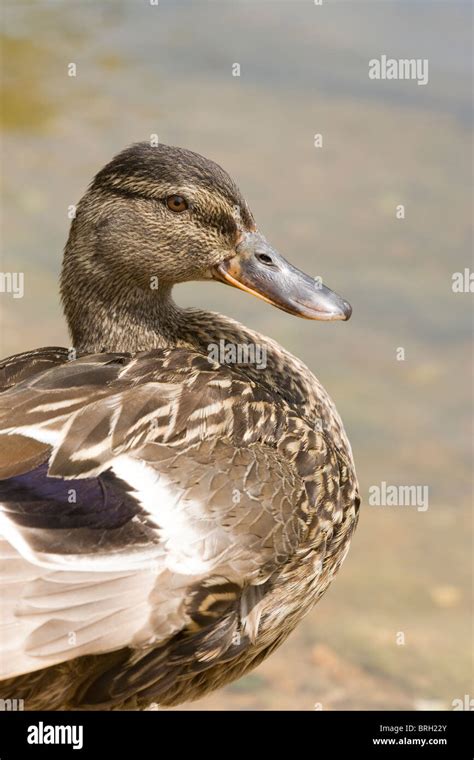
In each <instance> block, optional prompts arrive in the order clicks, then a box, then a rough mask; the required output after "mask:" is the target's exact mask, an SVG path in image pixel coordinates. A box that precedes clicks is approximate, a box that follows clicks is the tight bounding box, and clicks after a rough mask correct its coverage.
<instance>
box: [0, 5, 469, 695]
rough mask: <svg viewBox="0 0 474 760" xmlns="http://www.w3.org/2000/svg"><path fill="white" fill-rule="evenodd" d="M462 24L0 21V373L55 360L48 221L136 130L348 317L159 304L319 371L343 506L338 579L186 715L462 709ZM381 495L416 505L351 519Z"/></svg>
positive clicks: (331, 17) (114, 18)
mask: <svg viewBox="0 0 474 760" xmlns="http://www.w3.org/2000/svg"><path fill="white" fill-rule="evenodd" d="M471 16H472V9H471V6H470V3H468V2H466V3H463V2H457V1H456V0H449V2H448V1H447V0H446V2H436V0H431V1H429V0H426V1H425V2H416V0H414V1H410V2H408V1H407V2H403V1H401V0H399V1H398V2H384V1H383V0H380V1H378V2H375V1H372V2H365V1H364V0H360V1H359V0H358V1H357V2H355V1H351V2H327V1H326V0H324V2H323V5H322V6H315V5H314V3H313V1H312V0H300V1H299V0H268V1H263V0H254V1H253V2H251V1H250V0H248V1H245V0H228V1H225V0H224V1H222V0H221V1H220V2H217V0H214V1H209V2H205V1H204V0H178V1H177V2H172V0H160V2H159V4H158V5H157V6H155V5H151V4H150V2H149V1H148V0H127V1H125V2H120V1H117V2H112V1H111V2H105V1H104V0H100V1H99V2H78V1H77V0H74V2H65V1H64V2H63V1H61V0H56V1H54V2H53V1H52V0H51V1H50V2H40V1H38V2H34V1H31V2H25V1H20V2H4V3H3V25H2V26H3V32H2V49H3V58H2V82H3V89H2V111H1V119H2V121H1V158H2V178H3V182H2V198H1V212H2V259H3V260H2V269H3V271H15V272H24V273H25V295H24V298H22V299H13V298H12V297H11V295H8V294H3V295H2V300H1V306H2V330H1V339H2V349H1V354H2V356H5V355H8V354H12V353H16V352H19V351H21V350H26V349H29V348H33V347H37V346H43V345H69V340H68V337H67V332H66V329H65V325H64V321H63V319H62V315H61V309H60V304H59V298H58V288H57V279H58V272H59V268H60V262H61V255H62V248H63V245H64V242H65V239H66V237H67V232H68V226H69V220H68V217H67V210H68V206H69V205H71V204H75V203H76V202H77V201H78V200H79V198H80V196H81V194H82V193H83V191H84V190H85V188H86V186H87V184H88V182H89V181H90V179H91V177H92V176H93V174H94V173H95V172H96V171H97V170H98V169H99V168H100V167H101V166H102V165H103V164H104V163H105V162H106V161H108V160H109V159H110V158H111V157H112V156H113V155H114V153H116V152H117V151H118V150H120V149H121V148H122V147H124V146H125V145H127V144H129V143H131V142H134V141H136V140H147V139H149V137H150V135H151V134H158V135H159V139H160V140H161V141H162V142H165V143H169V144H175V145H182V146H185V147H188V148H191V149H192V150H195V151H197V152H199V153H202V154H204V155H206V156H208V157H210V158H212V159H214V160H215V161H217V162H218V163H220V164H222V166H224V168H226V169H227V171H229V173H230V174H231V175H232V176H233V177H234V178H235V179H236V181H237V182H238V184H239V185H240V187H241V189H242V191H243V193H244V194H245V196H246V198H247V200H248V202H249V204H250V206H251V208H252V209H253V212H254V214H255V217H256V219H257V222H258V224H259V227H260V228H261V229H262V231H264V232H265V234H266V235H267V237H268V238H269V240H270V241H271V242H272V244H273V245H274V246H275V247H277V248H278V249H279V250H280V251H281V252H282V253H283V254H284V255H285V256H286V257H287V258H289V259H290V260H291V261H292V262H293V263H294V264H296V265H297V266H299V267H300V268H302V269H305V270H306V271H308V272H310V273H313V274H315V275H322V276H323V278H324V281H325V282H327V283H328V284H329V285H330V286H331V287H333V288H334V289H335V290H337V291H338V292H339V293H341V294H343V295H344V297H345V298H347V299H348V300H349V301H350V302H351V303H352V306H353V310H354V313H353V318H352V320H351V322H349V323H348V324H342V323H335V324H323V323H314V322H306V321H302V320H297V319H293V318H291V317H289V316H288V315H285V314H283V313H282V312H279V311H277V310H275V309H271V308H270V307H268V306H267V305H265V304H263V303H261V302H259V301H257V300H256V299H252V298H250V297H245V296H244V295H243V294H240V293H238V292H237V291H236V292H231V291H230V290H229V289H227V288H226V289H225V288H221V287H219V286H217V285H213V284H209V285H207V284H202V283H199V284H195V285H185V286H181V287H180V288H179V289H176V292H175V296H176V299H177V300H178V302H180V303H182V304H183V305H196V306H203V307H208V308H210V309H215V310H220V311H223V312H225V313H227V314H229V315H230V316H232V317H234V318H237V319H239V320H241V321H244V322H245V323H246V324H248V325H249V326H251V327H253V328H255V329H257V330H260V331H261V332H263V333H265V334H268V335H271V336H272V337H273V338H275V339H276V340H278V341H279V342H280V343H281V344H283V345H284V346H285V347H286V348H288V349H289V350H291V351H292V352H293V353H295V354H297V355H298V356H300V357H301V358H302V359H303V360H304V361H305V362H306V363H307V364H308V366H309V367H310V368H311V369H312V370H313V371H314V372H315V373H316V374H317V376H318V377H319V378H320V380H321V381H322V382H323V383H324V385H325V386H326V387H327V388H328V390H329V391H330V393H331V394H332V396H333V398H334V399H335V401H336V403H337V406H338V408H339V410H340V412H341V414H342V416H343V419H344V421H345V424H346V428H347V430H348V433H349V436H350V439H351V441H352V445H353V449H354V453H355V458H356V463H357V466H358V474H359V478H360V482H361V493H362V500H363V503H362V511H361V519H360V524H359V529H358V532H357V535H356V538H355V540H354V542H353V547H352V550H351V552H350V554H349V558H348V560H347V561H346V564H345V565H344V568H343V570H342V571H341V573H340V575H339V577H338V578H337V580H336V582H335V583H334V585H333V586H332V587H331V589H330V590H329V592H328V593H327V595H326V597H325V598H324V599H323V600H322V601H321V602H320V604H319V605H318V606H317V607H316V608H315V609H314V611H313V612H312V613H311V614H310V615H309V616H308V617H307V618H306V619H305V621H304V623H303V624H302V625H301V626H300V627H299V628H298V630H297V631H296V632H295V633H294V634H293V635H292V637H291V638H290V639H289V640H288V641H287V643H286V644H285V645H284V646H283V647H282V648H281V649H280V650H278V651H277V652H276V653H275V654H274V655H273V656H272V657H271V658H270V659H269V660H268V661H267V662H266V663H264V664H263V665H262V666H261V667H259V668H258V670H256V671H255V672H254V673H252V674H250V675H248V676H247V677H245V678H243V679H242V680H241V681H239V682H237V683H235V684H233V685H231V686H229V687H228V688H225V689H223V690H221V691H219V692H216V693H215V694H213V695H212V696H210V697H208V698H206V699H203V700H201V701H200V702H198V703H195V704H193V705H186V706H184V709H213V710H214V709H265V708H273V709H298V710H300V709H301V710H311V709H315V706H316V708H319V707H320V706H322V708H323V709H371V708H375V707H376V708H381V709H398V708H400V709H403V708H406V709H420V708H426V707H431V708H433V709H451V707H452V701H453V700H454V699H457V698H463V696H464V694H469V693H470V694H473V692H472V682H471V676H472V659H471V657H472V652H471V645H472V601H471V590H472V585H471V584H472V581H471V578H472V575H471V555H472V543H471V542H472V534H471V525H472V518H471V513H470V506H471V500H472V490H471V488H472V486H471V475H472V473H471V468H472V443H471V441H472V438H471V436H472V417H471V411H472V397H471V392H472V390H471V389H472V358H473V357H472V344H471V331H472V321H471V308H470V304H471V303H472V300H471V299H472V295H471V296H470V295H469V294H468V293H460V294H454V293H453V291H452V273H453V272H457V271H459V272H462V271H463V270H464V268H465V267H471V268H472V258H471V256H472V253H471V241H472V231H471V220H470V204H471V201H472V174H471V168H470V162H471V159H472V148H471V142H470V140H471V107H470V92H471V87H472V74H471V68H470V66H471V64H470V58H471V55H472V43H471V38H470V34H471V32H470V25H471V22H472V18H471ZM382 54H386V55H387V56H389V57H394V58H428V59H429V83H428V84H427V85H426V86H419V85H417V83H416V82H414V81H372V80H370V79H369V78H368V61H369V60H370V59H372V58H376V57H379V56H380V55H382ZM71 62H73V63H75V64H76V66H77V76H76V77H75V78H73V77H69V76H68V64H69V63H71ZM235 62H238V63H240V66H241V76H240V77H233V76H232V64H233V63H235ZM315 133H321V134H322V135H323V147H322V148H315V147H314V134H315ZM398 204H404V205H405V214H406V216H405V219H403V220H400V219H397V218H396V214H395V209H396V206H397V205H398ZM399 347H402V348H404V349H405V361H397V358H396V352H397V348H399ZM382 481H385V482H387V483H391V484H392V483H393V484H398V485H412V484H418V485H428V486H429V508H428V510H427V511H425V512H421V511H417V509H416V508H415V507H375V506H370V505H369V504H368V489H369V488H370V486H371V485H374V484H380V483H381V482H382ZM400 633H402V634H403V637H400ZM403 639H404V641H405V643H404V644H401V643H400V641H402V640H403ZM397 642H398V643H397Z"/></svg>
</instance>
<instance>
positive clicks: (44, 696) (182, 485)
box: [0, 144, 359, 709]
mask: <svg viewBox="0 0 474 760" xmlns="http://www.w3.org/2000/svg"><path fill="white" fill-rule="evenodd" d="M174 194H177V195H178V196H179V197H180V198H181V197H184V198H185V199H186V203H187V206H186V210H185V211H184V213H179V214H175V213H173V211H170V209H169V207H168V206H167V198H169V197H170V196H173V195H174ZM202 279H217V280H221V281H226V282H228V283H230V284H233V285H235V286H236V287H240V288H241V289H243V290H247V291H250V292H252V293H254V294H256V295H260V297H263V298H264V299H265V300H267V301H269V302H271V303H274V304H275V305H277V306H278V307H279V308H283V309H284V310H285V311H291V312H292V313H297V314H299V315H300V316H305V317H306V318H320V319H340V318H347V316H348V315H349V313H350V307H348V305H347V304H346V303H345V302H343V301H342V299H340V298H339V297H338V296H336V295H335V294H332V293H331V291H328V290H327V289H325V288H324V289H323V290H319V292H318V289H317V288H316V287H315V286H314V283H313V281H312V280H311V279H310V278H308V277H307V276H305V275H303V274H302V273H300V272H298V270H295V269H294V268H292V267H291V266H290V265H288V264H287V262H285V261H284V260H283V259H281V258H280V257H279V256H278V254H277V253H276V252H275V251H274V250H273V249H272V248H271V247H270V246H269V245H268V244H267V243H266V241H265V239H264V238H263V236H261V235H260V233H258V232H257V230H256V228H255V223H254V220H253V217H252V215H251V213H250V211H249V209H248V207H247V205H246V203H245V201H244V199H243V198H242V196H241V194H240V192H239V191H238V189H237V187H236V186H235V184H234V183H233V181H232V180H231V179H230V178H229V177H228V175H227V174H226V173H225V172H224V171H223V170H222V169H221V168H220V167H218V166H217V165H216V164H213V163H212V162H210V161H208V160H207V159H204V158H202V157H201V156H198V155H197V154H194V153H191V152H190V151H185V150H183V149H179V148H170V147H167V146H160V147H159V148H151V147H150V146H147V145H145V144H140V145H137V146H133V147H132V148H130V149H127V150H126V151H124V152H123V153H122V154H120V155H119V156H118V157H116V158H115V159H114V160H113V161H112V162H111V163H110V164H109V165H108V166H107V167H105V169H103V170H102V171H101V172H99V174H98V175H97V177H96V178H95V180H94V182H93V183H92V185H91V187H90V188H89V190H88V192H87V194H86V196H85V197H84V199H83V200H82V201H81V203H80V204H79V207H78V212H77V217H76V219H75V220H74V222H73V224H72V227H71V233H70V236H69V240H68V244H67V246H66V251H65V257H64V266H63V274H62V280H61V291H62V298H63V302H64V307H65V312H66V317H67V319H68V324H69V327H70V330H71V334H72V337H73V342H74V348H75V350H76V353H74V354H71V352H70V351H68V350H66V349H61V348H47V349H38V350H36V351H32V352H28V353H26V354H21V355H18V356H16V357H12V358H10V359H8V360H5V362H3V364H2V365H1V366H0V386H1V388H2V389H3V393H2V394H1V395H0V477H1V478H2V480H1V481H0V500H1V502H2V509H3V517H2V519H3V522H2V524H1V527H2V531H3V532H2V534H1V535H3V539H1V538H0V555H1V558H2V560H3V575H2V583H3V590H4V599H5V600H6V603H5V605H4V620H3V621H2V627H1V628H0V635H1V636H2V638H3V643H4V652H5V654H4V659H3V662H2V673H3V678H4V680H3V681H2V682H1V687H0V697H3V698H7V697H16V698H21V697H22V698H24V699H25V704H26V708H27V709H38V708H44V709H81V708H92V709H120V708H145V707H146V706H147V705H149V704H150V703H152V702H158V703H160V704H161V705H173V704H179V703H180V702H182V701H185V700H190V699H196V698H198V697H200V696H202V695H203V694H205V693H207V692H209V691H210V690H212V689H215V688H217V687H219V686H221V685H223V684H225V683H227V682H228V681H230V680H233V679H234V678H237V677H238V676H240V675H242V674H243V673H245V672H246V671H248V670H249V669H251V668H253V667H255V665H256V664H258V663H259V662H260V661H261V660H262V659H264V658H265V657H266V656H267V655H268V654H269V653H270V652H271V651H273V650H274V649H275V647H276V646H278V645H279V644H280V643H281V642H282V641H283V640H284V639H285V638H286V637H287V636H288V634H289V633H290V632H291V631H292V630H293V628H294V627H295V625H296V624H297V623H298V621H299V620H300V619H301V618H302V617H303V615H304V614H306V613H307V612H308V611H309V610H310V609H311V607H312V606H313V605H314V604H315V602H316V601H317V600H318V599H319V598H320V596H321V595H322V594H323V593H324V591H325V590H326V588H327V587H328V585H329V584H330V582H331V580H332V578H333V577H334V574H335V573H336V572H337V570H338V568H339V567H340V565H341V563H342V561H343V560H344V557H345V555H346V553H347V550H348V548H349V542H350V539H351V536H352V533H353V531H354V528H355V526H356V522H357V509H358V503H359V499H358V493H357V480H356V475H355V471H354V465H353V461H352V454H351V450H350V445H349V443H348V441H347V438H346V435H345V433H344V429H343V426H342V423H341V421H340V418H339V416H338V414H337V411H336V409H335V407H334V405H333V403H332V402H331V400H330V399H329V397H328V395H327V393H326V392H325V390H324V389H323V388H322V386H321V385H320V384H319V383H318V381H317V380H316V378H315V377H314V376H313V375H312V374H311V372H310V371H309V370H308V369H307V368H306V367H305V366H304V365H303V364H302V363H301V362H300V361H299V360H297V359H296V358H295V357H293V356H291V354H289V353H287V352H286V351H284V350H283V349H282V348H281V347H280V346H279V345H278V344H276V343H275V342H274V341H272V340H270V339H268V338H265V337H263V336H261V335H259V334H258V333H255V332H253V331H252V330H250V329H248V328H246V327H243V326H242V325H240V324H238V323H237V322H235V321H233V320H231V319H229V318H226V317H224V316H222V315H219V314H215V313H212V312H205V311H201V310H197V309H180V308H178V307H177V306H176V305H175V304H174V302H173V301H172V298H171V290H172V287H173V285H174V284H176V283H178V282H183V281H186V280H202ZM313 287H314V288H315V292H314V293H313V292H312V289H313ZM219 341H224V342H225V343H226V344H230V345H234V346H235V345H242V344H246V345H259V346H260V347H261V348H262V349H264V352H265V360H266V362H265V367H262V366H259V365H257V364H256V363H252V362H250V363H245V362H242V361H241V362H240V363H239V362H234V363H232V364H227V363H226V362H224V361H221V362H217V361H216V360H214V359H211V358H210V355H209V346H210V345H216V344H219Z"/></svg>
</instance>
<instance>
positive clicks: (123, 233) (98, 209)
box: [61, 143, 351, 350]
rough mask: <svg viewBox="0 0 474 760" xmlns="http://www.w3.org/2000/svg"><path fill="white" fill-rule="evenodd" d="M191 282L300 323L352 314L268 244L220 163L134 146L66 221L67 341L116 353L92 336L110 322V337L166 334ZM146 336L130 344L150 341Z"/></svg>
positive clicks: (101, 177)
mask: <svg viewBox="0 0 474 760" xmlns="http://www.w3.org/2000/svg"><path fill="white" fill-rule="evenodd" d="M190 280H216V281H218V282H221V283H225V284H227V285H230V286H232V287H235V288H239V289H240V290H243V291H245V292H247V293H250V294H252V295H255V296H257V297H259V298H261V299H263V300H264V301H266V302H267V303H270V304H272V305H273V306H276V307H278V308H279V309H282V310H283V311H286V312H289V313H290V314H294V315H296V316H299V317H303V318H306V319H316V320H324V321H329V320H346V319H349V317H350V314H351V307H350V305H349V304H348V303H347V302H346V301H344V300H343V299H342V298H341V297H340V296H338V295H337V294H336V293H334V292H333V291H331V290H329V288H327V287H326V286H324V285H323V284H322V283H321V282H320V281H319V280H318V279H315V278H313V277H310V276H309V275H307V274H304V273H303V272H301V271H300V270H299V269H297V268H296V267H294V266H292V265H291V264H290V263H289V262H288V261H286V260H285V259H284V258H283V256H281V255H280V254H279V253H278V252H277V251H276V250H275V249H274V248H273V247H272V246H271V245H270V244H269V243H268V241H267V240H266V238H265V237H264V236H263V235H262V234H261V233H260V232H259V231H258V229H257V227H256V224H255V221H254V218H253V216H252V213H251V211H250V209H249V207H248V205H247V203H246V201H245V199H244V198H243V197H242V195H241V193H240V191H239V189H238V188H237V186H236V185H235V183H234V182H233V180H232V179H231V178H230V177H229V175H228V174H227V173H226V172H225V171H224V170H223V169H222V168H221V167H220V166H218V164H216V163H214V162H213V161H210V160H209V159H206V158H204V157H203V156H200V155H199V154H197V153H193V152H192V151H189V150H185V149H183V148H177V147H171V146H167V145H158V146H156V147H153V146H151V145H150V144H149V143H137V144H135V145H132V146H131V147H129V148H127V149H126V150H124V151H122V152H121V153H120V154H119V155H117V156H116V157H115V158H114V159H113V160H112V161H111V162H110V163H109V164H107V166H105V167H104V168H103V169H102V170H101V171H100V172H99V173H98V174H97V175H96V177H95V178H94V180H93V182H92V183H91V185H90V187H89V189H88V191H87V193H86V194H85V196H84V197H83V198H82V200H81V201H80V203H79V205H78V208H77V212H76V217H75V219H74V220H73V223H72V225H71V231H70V234H69V239H68V242H67V244H66V249H65V255H64V263H63V270H62V276H61V293H62V299H63V304H64V308H65V312H66V317H67V320H68V324H69V327H70V331H71V333H72V337H73V340H74V345H75V346H77V347H78V348H80V349H86V350H103V349H105V348H107V349H109V350H110V349H112V348H113V349H114V350H118V349H119V348H120V347H119V346H118V345H112V344H116V343H117V340H108V341H107V340H105V338H99V337H98V334H97V333H98V332H100V324H102V325H104V324H105V323H107V322H111V324H108V326H107V329H108V332H109V333H112V334H113V335H115V334H116V333H117V332H118V331H119V329H120V326H121V327H122V328H123V333H124V334H123V336H122V337H123V341H124V342H125V343H127V342H129V341H127V340H125V333H126V334H127V335H129V334H130V332H129V331H130V330H132V331H133V330H134V329H135V328H137V327H138V328H139V329H141V330H142V332H143V333H144V332H147V331H149V330H150V329H151V330H152V331H155V332H161V333H165V332H166V329H168V332H169V333H170V334H171V332H172V329H173V323H174V322H176V315H177V307H175V306H174V304H173V302H172V300H171V298H170V293H171V289H172V287H173V286H174V285H175V284H177V283H180V282H186V281H190ZM94 331H95V335H94V339H93V338H92V335H93V333H94ZM104 340H105V345H102V344H103V343H104ZM101 341H102V342H101ZM143 342H144V341H143V340H141V339H137V340H136V341H135V346H134V347H135V350H138V349H140V348H147V347H150V346H149V345H141V344H142V343H143ZM149 342H150V341H149V339H148V341H147V340H145V343H149ZM137 343H138V345H137ZM122 350H125V349H124V348H122Z"/></svg>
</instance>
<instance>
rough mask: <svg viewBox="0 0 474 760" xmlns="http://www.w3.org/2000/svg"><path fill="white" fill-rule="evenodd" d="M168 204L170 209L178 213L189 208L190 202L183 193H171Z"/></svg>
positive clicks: (167, 200)
mask: <svg viewBox="0 0 474 760" xmlns="http://www.w3.org/2000/svg"><path fill="white" fill-rule="evenodd" d="M166 205H167V206H168V208H169V209H170V211H176V212H177V213H178V214H179V213H180V212H181V211H186V209H187V208H188V202H187V200H186V198H183V196H182V195H169V196H168V198H167V199H166Z"/></svg>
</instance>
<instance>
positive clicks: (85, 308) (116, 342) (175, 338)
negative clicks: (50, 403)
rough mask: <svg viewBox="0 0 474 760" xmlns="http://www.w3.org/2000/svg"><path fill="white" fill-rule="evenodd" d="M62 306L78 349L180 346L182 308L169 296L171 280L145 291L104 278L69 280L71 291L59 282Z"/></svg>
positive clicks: (99, 349)
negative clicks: (127, 287)
mask: <svg viewBox="0 0 474 760" xmlns="http://www.w3.org/2000/svg"><path fill="white" fill-rule="evenodd" d="M64 283H65V280H64V277H63V287H62V299H63V305H64V311H65V314H66V319H67V322H68V326H69V332H70V334H71V337H72V340H73V346H74V348H75V349H76V351H78V352H80V353H101V352H109V351H111V352H130V353H135V352H136V351H148V350H150V349H153V348H166V347H168V346H169V347H172V346H176V345H182V344H183V340H182V339H181V337H180V329H181V325H182V315H183V310H182V309H180V308H179V307H178V306H177V305H176V304H175V303H174V301H173V299H172V297H171V290H172V285H169V284H161V285H160V286H159V287H158V288H157V290H155V291H150V292H146V291H145V290H142V289H139V288H129V289H127V290H126V292H124V291H123V288H122V289H120V288H118V287H117V284H116V283H115V284H114V283H113V282H111V281H110V280H108V279H105V280H104V279H103V278H100V277H99V278H97V276H96V277H94V282H93V283H91V281H90V280H89V279H88V281H87V282H83V283H81V282H78V281H77V279H76V280H75V281H73V292H72V293H70V292H69V290H68V288H67V287H65V286H64Z"/></svg>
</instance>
